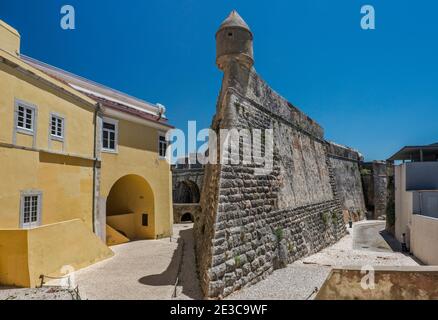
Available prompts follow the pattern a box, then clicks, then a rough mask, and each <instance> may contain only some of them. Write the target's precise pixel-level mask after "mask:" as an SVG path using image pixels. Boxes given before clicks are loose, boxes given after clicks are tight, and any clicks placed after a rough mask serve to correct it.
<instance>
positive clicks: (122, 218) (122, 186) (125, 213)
mask: <svg viewBox="0 0 438 320" xmlns="http://www.w3.org/2000/svg"><path fill="white" fill-rule="evenodd" d="M154 214H155V212H154V195H153V191H152V188H151V186H150V185H149V183H148V182H147V181H146V180H145V179H144V178H143V177H141V176H138V175H134V174H132V175H126V176H124V177H122V178H120V179H119V180H117V181H116V182H115V183H114V185H113V186H112V188H111V190H110V192H109V194H108V197H107V200H106V223H107V225H108V226H109V227H110V228H111V230H110V231H111V232H112V233H114V232H117V233H118V234H117V235H116V236H117V237H119V236H120V235H122V236H124V237H126V238H127V239H129V240H136V239H153V238H155V215H154ZM108 237H109V235H108V234H107V242H108Z"/></svg>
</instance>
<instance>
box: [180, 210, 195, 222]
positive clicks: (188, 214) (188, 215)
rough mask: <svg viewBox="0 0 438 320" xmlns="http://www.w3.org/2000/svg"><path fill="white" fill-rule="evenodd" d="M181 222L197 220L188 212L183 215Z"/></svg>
mask: <svg viewBox="0 0 438 320" xmlns="http://www.w3.org/2000/svg"><path fill="white" fill-rule="evenodd" d="M181 222H195V220H194V219H193V215H192V214H191V213H190V212H186V213H184V214H183V215H182V216H181Z"/></svg>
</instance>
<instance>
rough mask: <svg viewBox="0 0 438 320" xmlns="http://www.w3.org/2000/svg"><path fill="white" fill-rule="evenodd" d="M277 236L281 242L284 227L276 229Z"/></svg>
mask: <svg viewBox="0 0 438 320" xmlns="http://www.w3.org/2000/svg"><path fill="white" fill-rule="evenodd" d="M275 237H276V238H277V241H278V242H280V241H281V240H283V237H284V232H283V229H282V228H278V229H276V230H275Z"/></svg>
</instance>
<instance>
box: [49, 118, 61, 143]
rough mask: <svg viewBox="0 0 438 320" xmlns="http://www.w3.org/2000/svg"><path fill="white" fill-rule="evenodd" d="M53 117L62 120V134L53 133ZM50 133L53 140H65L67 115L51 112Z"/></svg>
mask: <svg viewBox="0 0 438 320" xmlns="http://www.w3.org/2000/svg"><path fill="white" fill-rule="evenodd" d="M53 118H55V119H57V120H61V136H58V135H56V134H53V133H52V120H53ZM49 135H50V138H51V139H52V140H58V141H64V139H65V117H64V116H62V115H60V114H57V113H54V112H52V113H50V119H49Z"/></svg>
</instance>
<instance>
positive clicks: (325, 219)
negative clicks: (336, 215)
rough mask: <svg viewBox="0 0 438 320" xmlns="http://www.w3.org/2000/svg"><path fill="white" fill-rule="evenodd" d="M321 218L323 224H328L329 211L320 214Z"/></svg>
mask: <svg viewBox="0 0 438 320" xmlns="http://www.w3.org/2000/svg"><path fill="white" fill-rule="evenodd" d="M321 219H322V221H323V222H324V224H325V225H326V226H328V224H329V220H330V212H324V213H323V214H322V215H321Z"/></svg>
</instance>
